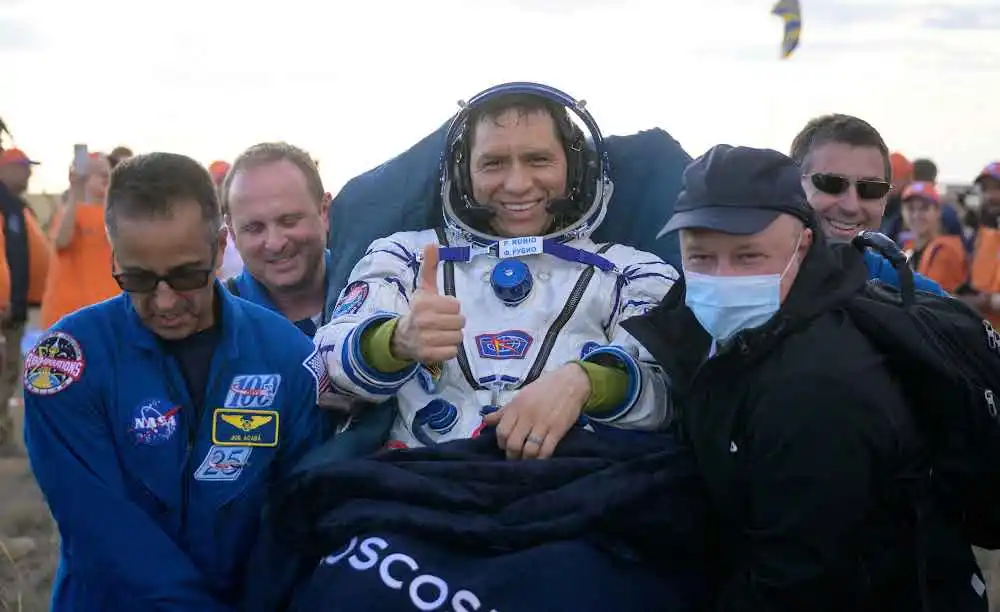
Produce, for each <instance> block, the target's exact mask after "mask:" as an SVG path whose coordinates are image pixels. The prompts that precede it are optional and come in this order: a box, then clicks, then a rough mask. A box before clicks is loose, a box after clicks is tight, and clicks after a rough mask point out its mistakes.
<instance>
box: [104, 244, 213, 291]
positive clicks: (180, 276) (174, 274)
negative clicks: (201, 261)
mask: <svg viewBox="0 0 1000 612" xmlns="http://www.w3.org/2000/svg"><path fill="white" fill-rule="evenodd" d="M216 259H218V253H215V252H213V253H212V262H211V263H210V264H209V267H207V268H189V269H182V270H173V271H171V272H169V273H167V274H164V275H160V274H155V273H153V272H147V271H145V270H143V271H136V272H115V273H113V274H112V275H111V277H112V278H114V279H115V282H116V283H118V286H119V287H120V288H121V290H122V291H127V292H129V293H150V292H153V291H155V290H156V287H157V285H159V284H160V281H162V282H164V283H166V284H167V286H168V287H170V288H171V289H173V290H174V291H194V290H196V289H201V288H202V287H204V286H205V285H207V284H208V283H209V282H210V281H211V280H212V279H213V278H214V277H215V262H216ZM114 268H115V260H114V255H113V254H112V256H111V269H112V270H114Z"/></svg>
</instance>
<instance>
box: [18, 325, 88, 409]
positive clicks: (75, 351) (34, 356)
mask: <svg viewBox="0 0 1000 612" xmlns="http://www.w3.org/2000/svg"><path fill="white" fill-rule="evenodd" d="M85 367H86V361H85V360H84V358H83V349H82V348H81V347H80V343H79V342H77V340H76V338H74V337H73V336H71V335H69V334H67V333H65V332H61V331H55V332H49V333H47V334H45V335H44V336H42V339H41V340H39V341H38V343H37V344H36V345H35V346H34V347H32V349H31V350H30V351H28V354H27V355H25V357H24V376H23V381H24V390H25V391H27V392H28V393H33V394H35V395H53V394H55V393H59V392H60V391H62V390H64V389H66V388H67V387H69V386H70V385H72V384H73V383H75V382H76V381H78V380H80V377H81V376H83V371H84V369H85Z"/></svg>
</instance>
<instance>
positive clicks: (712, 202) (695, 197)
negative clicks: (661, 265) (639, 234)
mask: <svg viewBox="0 0 1000 612" xmlns="http://www.w3.org/2000/svg"><path fill="white" fill-rule="evenodd" d="M781 213H786V214H789V215H792V216H793V217H797V218H798V219H801V220H802V222H803V223H805V224H806V225H808V226H812V225H814V218H815V217H814V216H813V211H812V208H811V207H810V206H809V202H808V201H807V200H806V193H805V191H803V190H802V170H801V169H800V168H799V166H798V164H796V163H795V162H794V161H792V159H791V158H789V157H787V156H786V155H783V154H781V153H779V152H778V151H773V150H771V149H752V148H750V147H732V146H730V145H725V144H721V145H716V146H714V147H712V148H711V149H709V151H708V152H707V153H705V154H704V155H702V156H701V157H699V158H698V159H696V160H694V161H692V162H691V163H690V164H688V166H687V168H685V169H684V185H683V191H681V194H680V196H678V198H677V205H676V206H675V207H674V214H673V216H672V217H670V219H669V220H668V221H667V224H666V225H665V226H664V227H663V229H662V230H660V234H659V235H660V236H662V235H663V234H667V233H670V232H675V231H677V230H681V229H692V228H699V229H709V230H715V231H718V232H724V233H726V234H737V235H749V234H756V233H758V232H761V231H763V230H764V229H765V228H766V227H767V226H768V225H770V224H771V223H772V222H773V221H774V220H775V219H777V218H778V215H780V214H781Z"/></svg>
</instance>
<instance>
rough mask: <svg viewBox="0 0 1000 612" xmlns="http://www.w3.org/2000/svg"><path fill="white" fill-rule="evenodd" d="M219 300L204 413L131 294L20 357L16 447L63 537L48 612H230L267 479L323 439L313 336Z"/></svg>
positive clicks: (66, 323)
mask: <svg viewBox="0 0 1000 612" xmlns="http://www.w3.org/2000/svg"><path fill="white" fill-rule="evenodd" d="M216 295H217V296H218V299H220V304H221V309H220V312H221V332H220V333H221V335H220V341H219V345H218V347H217V348H216V350H215V353H214V355H213V356H212V361H211V371H210V373H209V377H208V380H209V382H208V387H207V389H206V392H205V402H206V404H207V405H205V406H203V407H201V408H202V409H201V411H200V416H196V415H197V414H198V412H199V411H198V410H197V408H196V407H195V406H193V405H192V404H191V399H190V397H189V394H188V392H187V388H186V385H185V382H184V379H183V376H182V374H181V371H180V368H179V366H178V364H177V362H176V360H175V359H174V358H173V357H171V356H169V355H168V354H167V353H166V352H165V351H164V350H163V348H162V347H161V344H160V341H159V340H158V339H157V337H156V336H154V335H153V334H152V333H151V332H150V331H149V330H148V329H147V328H146V327H145V326H144V325H143V324H142V323H141V321H140V319H139V317H138V315H137V313H136V312H135V310H134V309H133V307H132V305H131V301H130V300H129V298H128V296H127V295H124V294H123V295H120V296H118V297H116V298H112V299H110V300H107V301H105V302H101V303H99V304H96V305H94V306H90V307H88V308H85V309H83V310H80V311H78V312H75V313H73V314H71V315H69V316H67V317H65V318H64V319H62V320H61V321H59V322H58V323H57V324H56V325H55V326H53V327H52V329H50V330H49V331H48V332H47V333H46V334H45V335H44V336H43V337H42V339H41V340H39V342H38V343H37V344H36V345H35V347H34V348H33V349H32V350H31V351H30V352H29V353H28V355H27V356H26V358H25V373H24V387H25V394H24V396H25V408H26V410H25V413H26V422H25V442H26V444H27V448H28V455H29V457H30V459H31V466H32V469H33V470H34V473H35V476H36V477H37V479H38V482H39V484H40V485H41V488H42V491H43V492H44V493H45V497H46V499H47V501H48V503H49V506H50V508H51V510H52V514H53V516H54V517H55V519H56V521H57V522H58V524H59V531H60V534H61V536H62V551H61V558H60V566H59V570H58V572H57V575H56V579H55V584H54V585H53V596H52V610H53V611H54V612H63V611H68V610H72V611H73V612H118V611H121V612H126V611H128V612H131V611H135V610H155V611H175V610H176V611H178V612H180V611H182V610H183V611H188V610H198V611H199V612H222V611H232V610H235V609H236V605H235V603H234V602H236V601H238V600H239V598H240V597H241V596H242V590H243V586H244V585H243V578H242V577H243V575H244V568H243V566H244V564H245V560H246V558H247V556H248V553H249V551H250V550H251V548H252V547H253V546H254V544H255V541H256V538H257V534H258V531H259V523H260V516H261V508H262V507H263V506H264V502H265V497H266V494H267V490H268V487H269V486H270V485H271V484H272V483H274V482H275V481H277V480H279V479H281V478H282V476H283V475H284V474H286V473H288V472H289V471H290V470H291V468H292V466H293V464H294V463H295V462H296V461H297V460H298V459H299V458H300V457H301V456H302V455H304V454H305V453H306V452H308V451H309V450H310V449H312V448H314V447H316V446H317V445H318V444H320V442H321V441H322V436H323V434H324V429H323V423H322V421H321V419H322V414H321V411H320V410H318V409H316V407H315V406H316V402H317V398H318V389H319V388H321V387H322V386H323V385H324V384H325V382H324V381H325V376H326V374H325V369H324V365H323V363H322V359H320V358H318V356H317V354H316V352H315V350H314V348H313V344H312V342H311V341H310V340H309V339H308V338H307V337H306V336H304V335H303V334H301V333H300V332H299V331H298V330H296V329H295V327H294V326H292V325H291V324H290V323H289V322H288V321H287V320H286V319H284V318H283V317H281V316H279V315H276V314H274V313H272V312H269V311H267V310H265V309H263V308H260V307H258V306H255V305H253V304H250V303H248V302H246V301H243V300H239V299H236V298H234V297H232V296H231V295H230V294H229V293H228V292H226V291H225V290H223V289H222V287H221V284H219V283H216Z"/></svg>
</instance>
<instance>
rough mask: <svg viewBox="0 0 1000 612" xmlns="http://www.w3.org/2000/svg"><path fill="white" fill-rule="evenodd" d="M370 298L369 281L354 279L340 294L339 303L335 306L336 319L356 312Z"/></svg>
mask: <svg viewBox="0 0 1000 612" xmlns="http://www.w3.org/2000/svg"><path fill="white" fill-rule="evenodd" d="M367 299H368V283H367V282H365V281H354V282H353V283H351V284H350V285H348V286H347V287H345V288H344V292H343V293H341V294H340V299H339V300H337V305H336V306H334V307H333V316H332V317H331V318H334V319H336V318H337V317H342V316H344V315H349V314H355V313H356V312H358V311H359V310H361V307H362V306H364V305H365V301H366V300H367Z"/></svg>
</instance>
